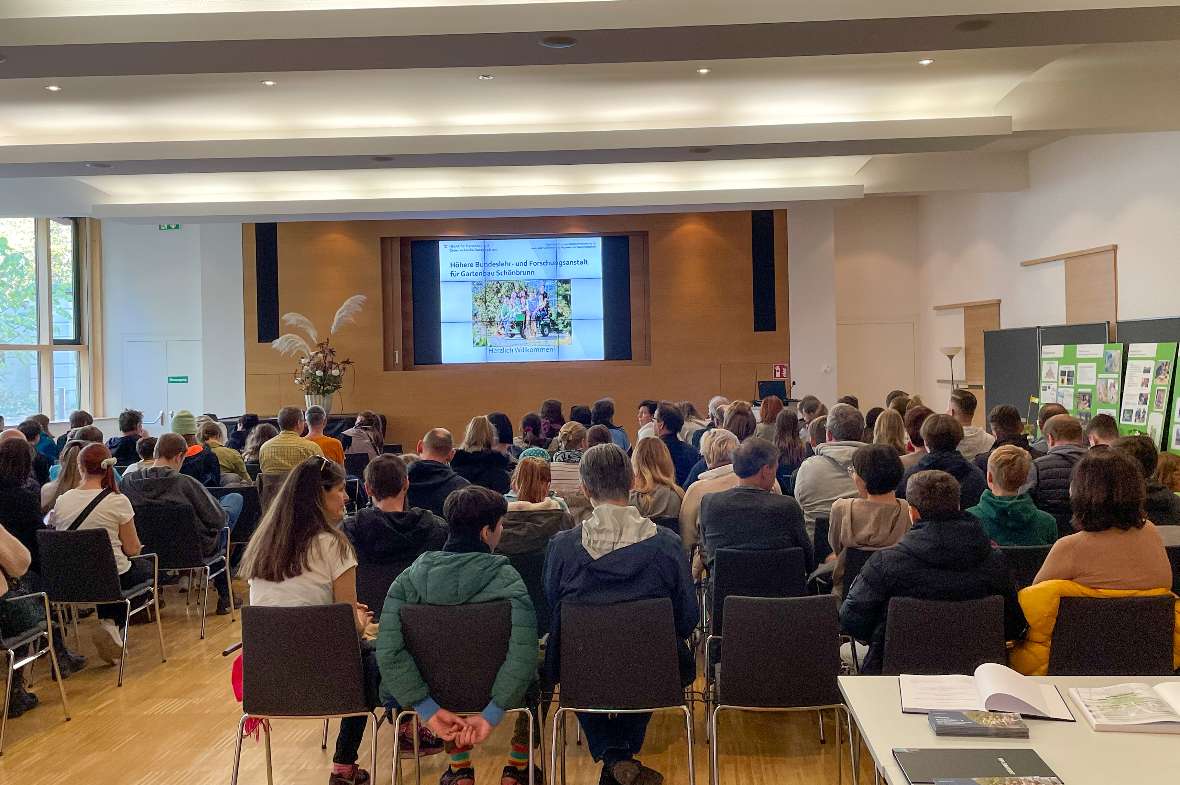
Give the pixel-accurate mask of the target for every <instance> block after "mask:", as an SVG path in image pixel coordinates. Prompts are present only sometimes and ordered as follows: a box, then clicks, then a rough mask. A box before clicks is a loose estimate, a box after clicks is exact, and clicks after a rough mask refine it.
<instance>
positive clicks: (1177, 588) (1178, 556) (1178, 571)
mask: <svg viewBox="0 0 1180 785" xmlns="http://www.w3.org/2000/svg"><path fill="white" fill-rule="evenodd" d="M1164 550H1166V551H1167V552H1168V561H1169V562H1171V564H1172V593H1173V594H1180V545H1168V546H1166V547H1165V548H1164Z"/></svg>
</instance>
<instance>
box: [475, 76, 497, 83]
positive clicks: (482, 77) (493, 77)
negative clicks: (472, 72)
mask: <svg viewBox="0 0 1180 785" xmlns="http://www.w3.org/2000/svg"><path fill="white" fill-rule="evenodd" d="M495 78H496V75H495V74H480V75H479V76H477V77H476V79H479V80H480V81H481V82H490V81H492V80H493V79H495Z"/></svg>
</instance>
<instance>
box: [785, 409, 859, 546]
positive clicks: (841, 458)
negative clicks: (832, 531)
mask: <svg viewBox="0 0 1180 785" xmlns="http://www.w3.org/2000/svg"><path fill="white" fill-rule="evenodd" d="M824 430H825V433H826V436H827V441H826V442H824V443H823V444H820V445H818V446H817V447H815V455H813V456H811V457H810V458H808V459H807V460H805V461H804V462H803V465H802V466H800V467H799V474H798V475H797V477H796V478H795V498H796V499H798V500H799V504H800V505H801V506H802V507H803V515H804V518H805V520H806V523H807V534H808V536H809V537H810V536H814V533H815V519H816V518H819V517H827V516H829V515H830V514H831V511H832V502H834V501H835V500H836V499H843V498H846V497H850V496H855V495H856V483H854V482H853V481H852V477H850V476H849V475H848V467H849V466H850V465H851V464H852V454H853V453H855V452H856V451H857V450H858V449H859V448H861V447H863V446H864V442H862V441H861V440H860V439H861V436H863V435H864V431H865V420H864V417H863V416H862V415H861V413H860V412H859V411H858V410H857V409H855V408H853V407H852V406H849V405H848V404H846V403H838V404H836V405H835V406H833V407H832V412H831V414H829V415H828V417H827V420H826V423H825V427H824Z"/></svg>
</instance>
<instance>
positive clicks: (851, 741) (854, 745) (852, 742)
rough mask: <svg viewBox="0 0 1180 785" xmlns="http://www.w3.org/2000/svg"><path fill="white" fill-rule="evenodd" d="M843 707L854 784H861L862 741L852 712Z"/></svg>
mask: <svg viewBox="0 0 1180 785" xmlns="http://www.w3.org/2000/svg"><path fill="white" fill-rule="evenodd" d="M841 708H842V709H843V711H844V721H845V722H846V723H848V758H849V762H850V763H851V764H852V785H860V742H859V740H858V739H857V738H856V735H857V734H856V731H855V729H854V728H853V722H852V712H850V711H849V710H848V707H847V706H842V707H841Z"/></svg>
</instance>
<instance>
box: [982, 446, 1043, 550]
mask: <svg viewBox="0 0 1180 785" xmlns="http://www.w3.org/2000/svg"><path fill="white" fill-rule="evenodd" d="M1031 467H1032V458H1031V457H1030V456H1029V454H1028V452H1026V451H1025V450H1022V449H1020V448H1019V447H1017V446H1016V445H1014V444H1006V445H1004V446H1003V447H997V448H996V449H995V450H994V451H993V452H992V454H991V456H990V457H988V459H987V487H988V490H986V491H984V492H983V496H981V497H980V499H979V504H977V505H976V506H974V507H971V508H970V509H968V510H967V512H969V513H971V514H972V515H974V516H975V517H976V518H978V519H979V522H980V523H982V524H983V529H984V531H985V532H987V536H988V537H991V538H992V541H993V542H994V543H996V544H997V545H1052V544H1053V543H1054V542H1056V540H1057V521H1056V519H1055V518H1054V517H1053V516H1052V515H1050V514H1049V513H1047V512H1045V511H1044V510H1040V509H1038V508H1037V506H1036V505H1035V504H1034V503H1033V500H1032V497H1030V496H1029V495H1028V494H1027V493H1021V492H1020V489H1021V488H1022V487H1023V486H1024V483H1025V482H1026V481H1027V480H1028V473H1029V470H1030V469H1031Z"/></svg>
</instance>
